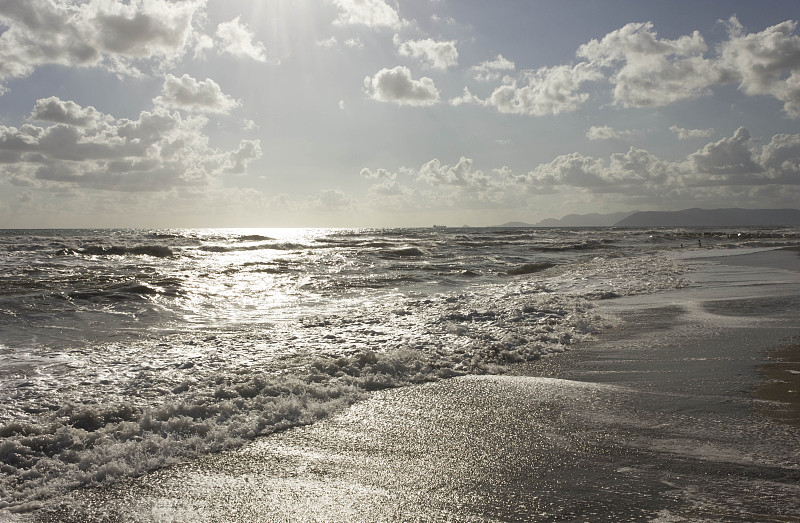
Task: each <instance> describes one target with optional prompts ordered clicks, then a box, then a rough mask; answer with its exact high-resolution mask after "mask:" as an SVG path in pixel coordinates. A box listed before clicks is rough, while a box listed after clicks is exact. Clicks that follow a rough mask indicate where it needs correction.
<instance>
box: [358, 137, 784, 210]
mask: <svg viewBox="0 0 800 523" xmlns="http://www.w3.org/2000/svg"><path fill="white" fill-rule="evenodd" d="M753 145H754V142H753V140H752V139H751V138H750V134H749V133H748V132H747V130H746V129H744V128H740V129H738V130H737V131H736V132H735V133H734V135H733V136H732V137H730V138H726V139H724V140H721V141H718V142H712V143H709V144H708V145H706V146H705V147H703V148H701V149H700V150H698V151H697V152H695V153H693V154H691V155H689V156H688V157H687V158H686V159H685V160H679V161H672V160H664V159H662V158H659V157H658V156H656V155H654V154H652V153H650V152H648V151H646V150H644V149H640V148H636V147H630V148H629V149H628V151H626V152H624V153H615V154H612V155H610V156H609V157H607V158H597V157H593V156H588V155H583V154H580V153H577V152H576V153H571V154H564V155H559V156H557V157H556V158H554V159H553V160H552V161H550V162H547V163H542V164H540V165H537V166H535V167H534V168H533V169H531V170H530V171H529V172H527V173H525V174H520V175H515V174H514V173H513V172H512V171H511V169H510V168H508V167H505V166H504V167H501V168H497V169H491V170H490V171H484V170H481V169H475V167H474V165H475V164H474V162H473V160H472V159H471V158H468V157H464V156H462V157H461V158H460V159H459V160H458V162H456V163H455V164H445V163H443V162H441V161H440V160H439V159H437V158H434V159H433V160H430V161H428V162H426V163H424V164H422V166H421V167H419V168H418V169H411V168H406V167H401V168H399V169H398V170H397V171H396V172H395V171H390V170H387V169H383V168H378V169H369V168H364V169H362V170H361V176H362V177H363V178H365V179H367V180H372V181H374V182H375V183H374V184H373V185H372V186H370V188H369V189H368V191H367V195H368V197H369V198H370V199H371V205H372V207H374V208H376V209H381V210H397V211H409V210H433V209H443V208H459V209H462V210H463V209H481V208H486V209H505V210H508V209H511V208H515V207H531V206H534V205H539V204H540V203H541V202H543V201H544V200H542V199H541V198H549V196H548V195H551V194H555V193H559V194H563V195H565V196H569V198H571V199H576V198H577V199H579V200H581V201H584V202H599V201H602V202H603V203H604V204H608V203H610V202H611V203H616V204H620V205H627V206H634V205H640V204H646V205H655V206H661V205H666V206H674V205H676V202H680V203H678V204H679V205H698V204H700V205H707V204H713V203H714V202H717V203H718V202H719V201H721V200H727V201H730V202H742V204H745V203H747V202H751V204H752V202H754V201H760V202H770V201H787V202H790V203H791V201H792V200H791V198H792V197H797V196H798V195H800V194H799V192H798V189H797V188H798V187H800V134H794V135H785V134H780V135H775V136H773V137H772V140H771V141H770V142H769V144H767V145H766V146H764V147H763V149H762V150H761V152H760V154H759V152H758V151H757V150H755V149H750V147H751V146H753ZM742 147H744V150H742ZM770 187H772V188H770ZM770 199H772V200H770ZM537 202H538V203H537Z"/></svg>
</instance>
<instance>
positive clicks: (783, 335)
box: [36, 260, 800, 521]
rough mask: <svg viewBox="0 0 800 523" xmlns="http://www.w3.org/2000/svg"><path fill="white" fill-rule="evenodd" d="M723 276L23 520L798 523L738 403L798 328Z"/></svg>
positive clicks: (792, 496) (627, 304)
mask: <svg viewBox="0 0 800 523" xmlns="http://www.w3.org/2000/svg"><path fill="white" fill-rule="evenodd" d="M737 261H741V260H737ZM726 267H732V268H731V270H730V271H727V270H726V269H725V268H722V269H721V268H719V267H717V268H715V269H712V270H709V271H706V272H702V271H701V272H700V273H698V274H696V275H695V278H696V279H697V281H700V280H703V279H704V278H705V279H704V280H703V284H704V285H705V287H704V288H703V289H702V290H697V289H695V288H692V287H691V286H690V288H688V289H683V290H679V291H674V292H669V293H661V294H656V295H647V296H638V297H632V298H623V299H617V300H604V301H602V302H600V303H599V306H600V307H601V308H605V309H606V310H608V311H613V312H614V313H615V314H618V315H620V316H622V317H624V318H625V320H626V326H624V327H623V328H621V329H620V330H619V331H614V332H609V333H606V334H603V335H601V336H600V339H598V340H597V341H593V342H589V343H586V344H583V345H581V346H576V347H573V348H572V350H570V351H568V352H566V353H563V354H559V355H555V356H552V357H548V358H544V359H542V360H540V361H538V362H534V363H531V364H526V365H519V366H515V367H514V368H513V369H512V372H510V373H509V375H503V376H469V377H462V378H454V379H449V380H444V381H441V382H437V383H431V384H426V385H421V386H411V387H404V388H400V389H388V390H383V391H379V392H377V393H374V394H373V395H372V396H371V397H370V398H369V399H367V400H365V401H363V402H361V403H358V404H356V405H354V406H352V407H351V408H349V409H348V410H346V411H345V412H343V413H341V414H339V415H336V416H333V417H332V418H329V419H326V420H324V421H321V422H318V423H316V424H314V425H310V426H305V427H299V428H295V429H290V430H287V431H285V432H281V433H278V434H274V435H271V436H267V437H264V438H260V439H258V440H256V441H255V442H253V443H252V444H250V445H248V446H246V447H244V448H243V449H240V450H238V451H232V452H225V453H220V454H216V455H213V456H208V457H206V458H203V459H200V460H196V461H192V462H189V463H185V464H183V465H180V466H177V467H172V468H168V469H162V470H159V471H156V472H154V473H151V474H148V475H146V476H143V477H141V478H138V479H134V480H131V481H128V482H125V483H124V484H123V483H120V484H117V485H113V486H111V487H109V488H104V489H85V490H80V491H75V492H73V493H71V494H69V495H68V496H66V497H65V498H64V499H62V500H61V502H62V505H61V508H56V509H54V510H50V511H43V512H41V513H40V514H37V515H36V517H37V519H38V520H41V521H99V520H108V519H111V520H121V521H154V520H158V521H162V520H166V521H241V520H252V521H295V520H297V521H399V520H406V519H437V518H440V519H447V518H451V519H458V520H465V521H482V520H486V519H502V520H525V519H528V518H531V517H533V518H536V519H540V520H564V519H575V518H589V519H592V518H596V519H617V520H619V519H639V520H641V519H645V520H647V519H649V520H652V521H680V520H686V519H688V520H691V521H698V520H700V521H702V520H719V519H725V520H730V519H734V520H737V519H738V520H753V519H770V520H777V521H782V520H787V521H788V520H792V519H795V518H800V486H798V485H800V465H798V463H797V458H796V456H797V450H798V449H800V436H798V435H797V434H796V431H795V430H794V428H793V427H791V426H790V425H786V424H784V423H779V422H775V421H774V420H772V419H771V418H768V417H765V416H764V415H763V412H762V411H761V408H763V407H764V406H765V404H764V400H765V399H764V398H762V399H760V400H756V399H754V396H753V391H754V390H755V389H756V388H757V387H758V384H759V381H760V380H761V379H762V378H761V377H760V376H759V373H758V366H759V365H761V364H763V363H764V362H765V353H766V352H767V351H769V350H771V349H774V348H775V347H776V346H780V345H782V344H784V343H785V341H786V340H787V339H788V338H790V337H792V336H796V335H797V334H798V332H797V326H796V324H795V322H793V321H792V318H794V317H796V316H793V313H794V312H796V311H795V310H793V309H791V307H794V306H795V305H796V303H795V302H793V301H787V299H786V296H791V292H788V290H787V289H786V285H785V282H784V283H780V282H779V281H778V280H780V277H781V276H782V275H781V274H777V273H776V275H775V283H774V287H771V288H774V289H782V290H784V291H787V292H775V293H774V295H770V296H764V295H763V294H762V291H761V290H759V292H758V293H755V294H754V295H751V296H743V295H742V289H741V288H740V287H739V286H737V285H736V283H735V280H736V278H746V277H747V274H748V272H749V273H750V274H754V271H758V269H754V268H753V267H744V268H743V266H741V265H728V266H726ZM759 273H763V271H759ZM762 276H763V274H762ZM709 282H711V288H709ZM717 284H718V285H717ZM715 285H717V286H716V287H715ZM754 303H756V304H757V305H758V306H757V307H755V306H754ZM764 306H766V308H764ZM787 307H788V308H787ZM763 310H767V311H773V312H774V311H779V314H773V315H772V316H771V317H769V318H764V317H763V315H762V313H761V312H760V311H763ZM795 361H796V360H795ZM773 406H774V405H773Z"/></svg>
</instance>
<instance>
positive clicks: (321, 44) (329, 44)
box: [317, 36, 339, 49]
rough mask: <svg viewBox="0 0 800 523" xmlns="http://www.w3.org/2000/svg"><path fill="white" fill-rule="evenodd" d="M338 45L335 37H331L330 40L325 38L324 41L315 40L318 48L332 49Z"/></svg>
mask: <svg viewBox="0 0 800 523" xmlns="http://www.w3.org/2000/svg"><path fill="white" fill-rule="evenodd" d="M337 45H339V41H338V40H337V39H336V37H335V36H331V37H330V38H326V39H325V40H317V46H318V47H325V48H327V49H333V48H334V47H336V46H337Z"/></svg>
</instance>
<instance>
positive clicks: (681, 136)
mask: <svg viewBox="0 0 800 523" xmlns="http://www.w3.org/2000/svg"><path fill="white" fill-rule="evenodd" d="M669 130H670V131H672V132H673V133H675V134H677V135H678V140H691V139H693V138H708V137H709V136H711V135H712V134H714V129H684V128H683V127H678V126H677V125H672V126H670V128H669Z"/></svg>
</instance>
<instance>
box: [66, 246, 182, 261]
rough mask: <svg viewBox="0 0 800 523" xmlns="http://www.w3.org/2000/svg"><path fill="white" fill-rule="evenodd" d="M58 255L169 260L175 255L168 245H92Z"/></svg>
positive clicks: (69, 249) (67, 249)
mask: <svg viewBox="0 0 800 523" xmlns="http://www.w3.org/2000/svg"><path fill="white" fill-rule="evenodd" d="M56 254H57V255H61V256H69V255H76V254H80V255H84V256H153V257H155V258H169V257H172V256H174V255H175V253H174V252H173V251H172V249H170V248H169V247H167V246H166V245H135V246H133V247H123V246H119V245H108V246H107V245H90V246H87V247H83V248H78V249H71V248H68V247H64V248H61V249H60V250H58V251H56Z"/></svg>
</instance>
